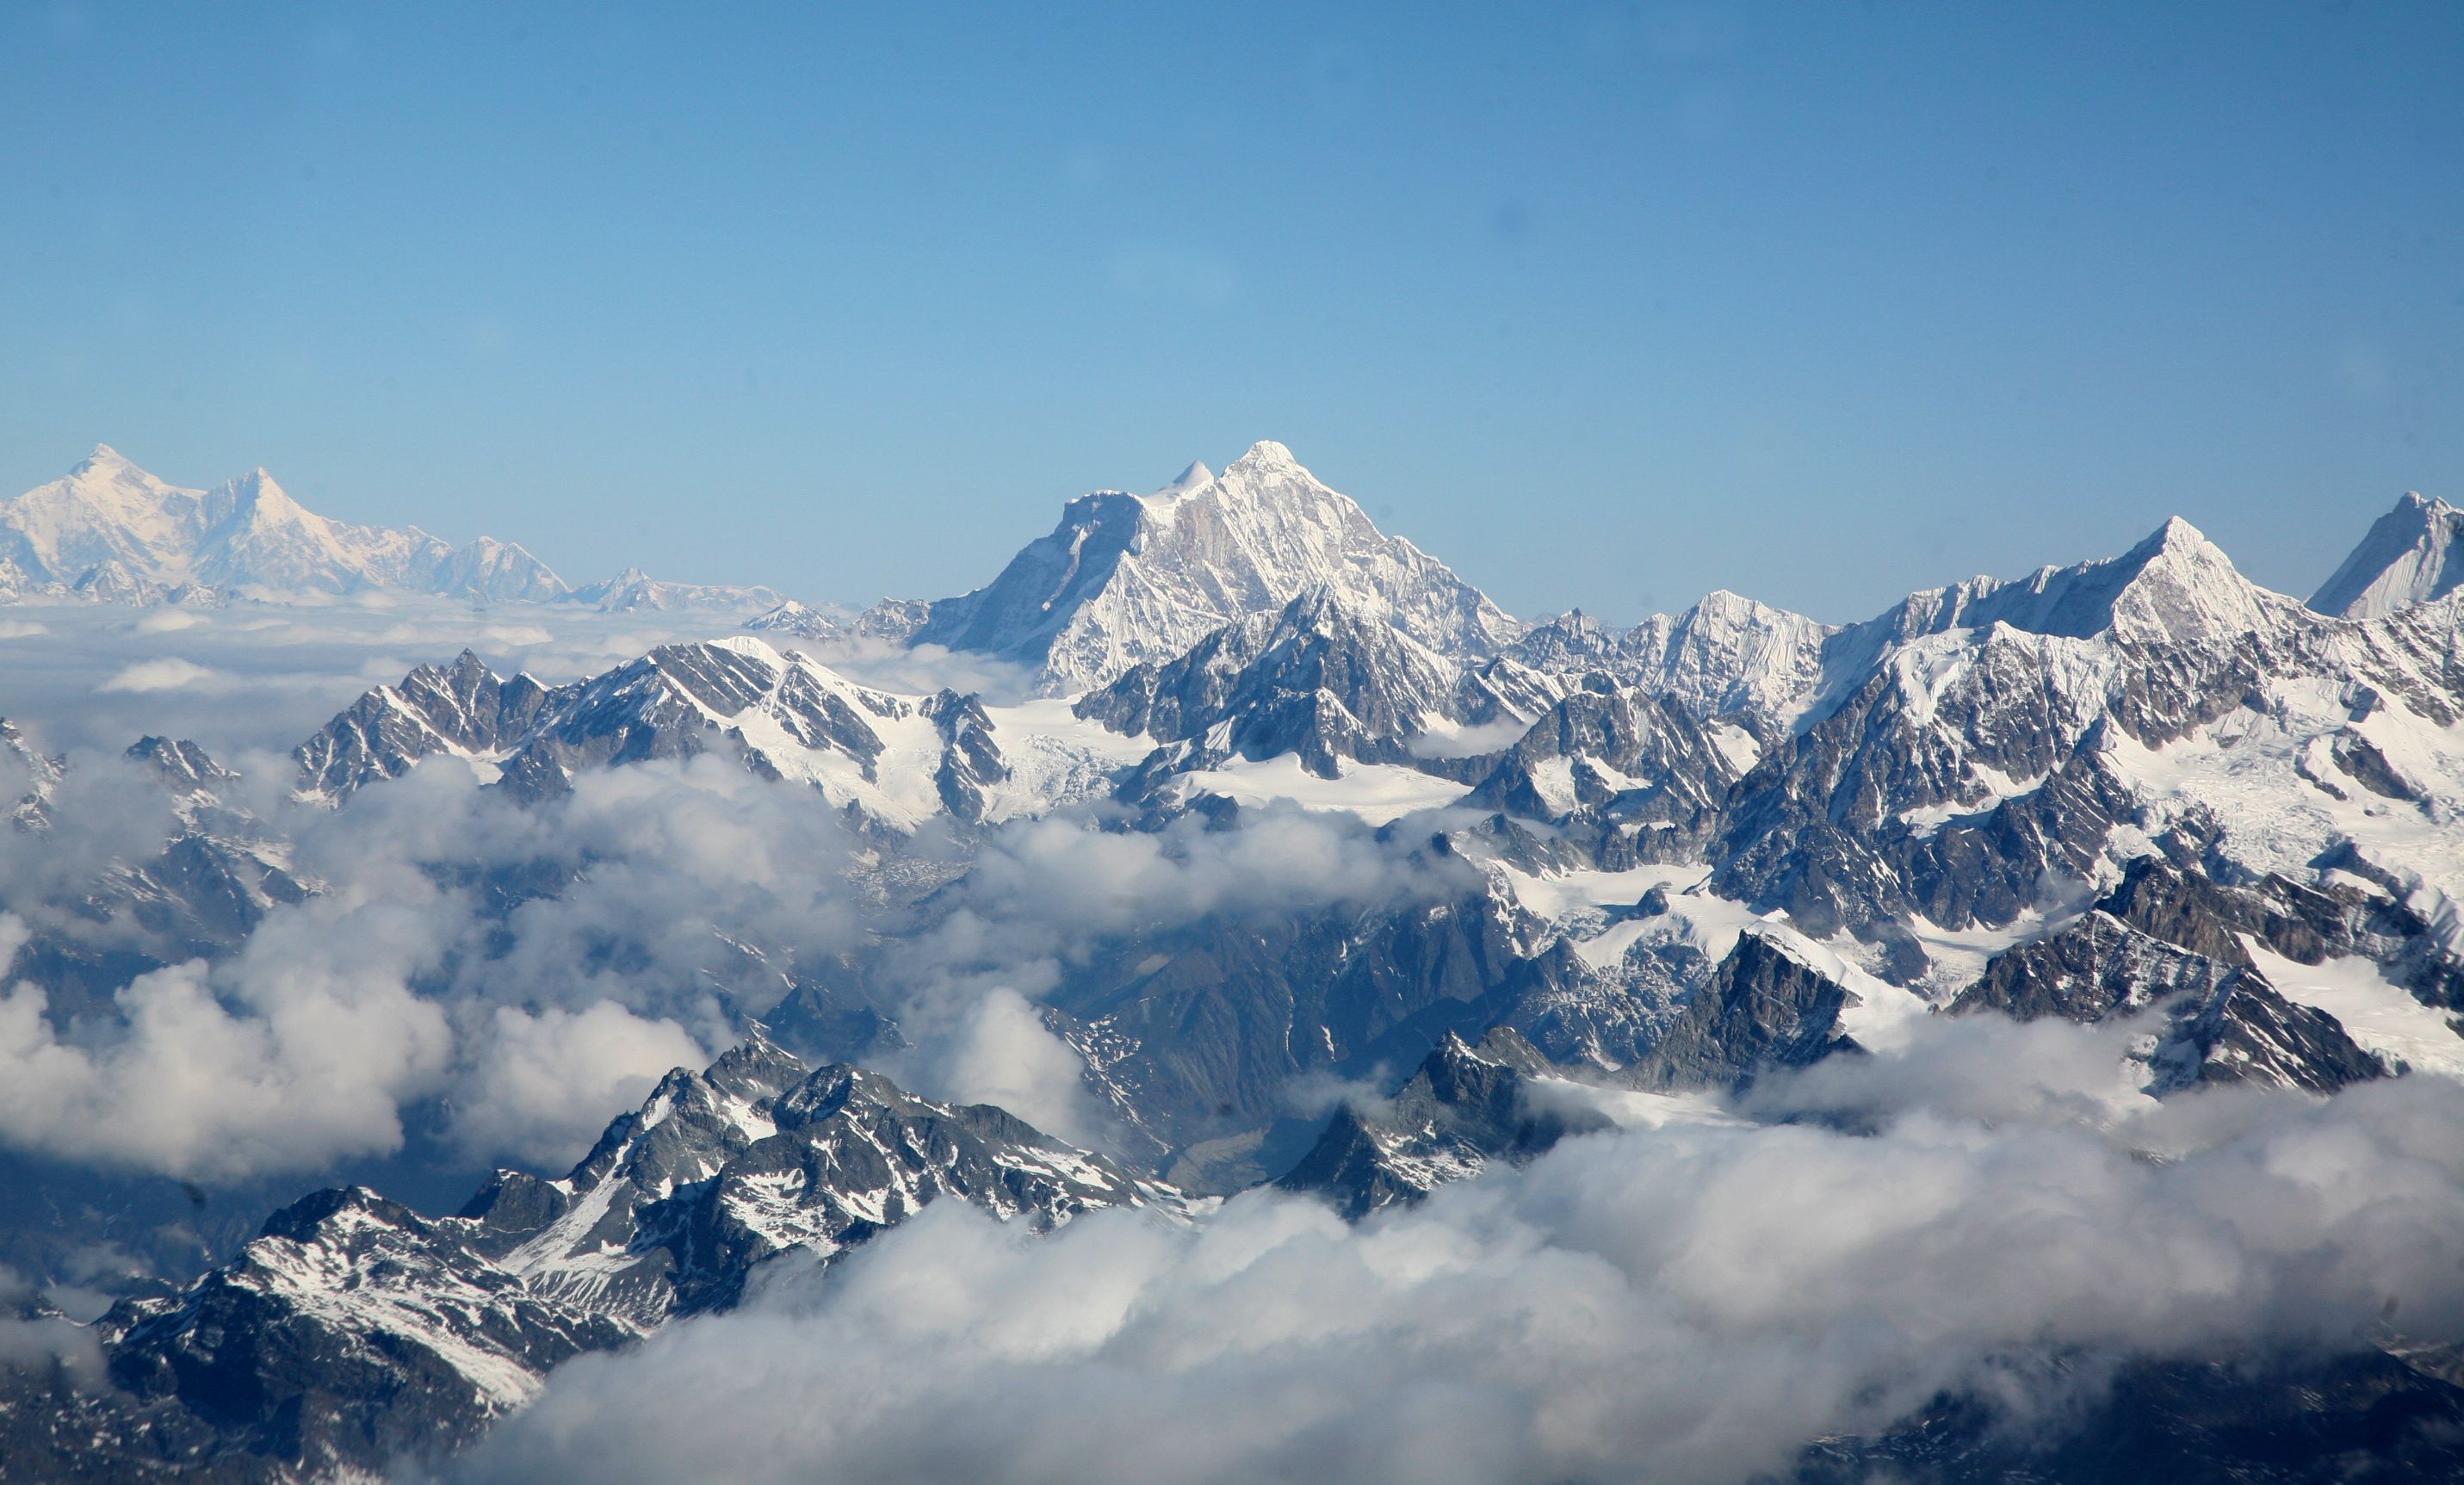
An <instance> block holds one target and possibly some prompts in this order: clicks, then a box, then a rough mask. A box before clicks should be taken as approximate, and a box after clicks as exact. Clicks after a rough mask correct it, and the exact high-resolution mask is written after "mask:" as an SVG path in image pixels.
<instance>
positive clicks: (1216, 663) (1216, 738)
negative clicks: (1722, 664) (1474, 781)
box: [1074, 588, 1549, 778]
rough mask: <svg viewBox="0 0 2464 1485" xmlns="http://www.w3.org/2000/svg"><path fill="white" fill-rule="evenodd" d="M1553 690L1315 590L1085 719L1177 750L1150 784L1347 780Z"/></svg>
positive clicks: (1128, 681) (1143, 670)
mask: <svg viewBox="0 0 2464 1485" xmlns="http://www.w3.org/2000/svg"><path fill="white" fill-rule="evenodd" d="M1548 690H1549V688H1547V687H1546V685H1545V682H1541V681H1539V680H1538V679H1537V678H1535V677H1529V676H1526V675H1524V674H1522V673H1521V672H1519V671H1516V670H1511V669H1507V670H1499V669H1497V668H1495V667H1494V666H1490V667H1484V668H1471V669H1467V668H1465V667H1464V666H1462V665H1461V664H1459V663H1457V662H1455V661H1452V660H1449V659H1447V658H1445V657H1443V656H1441V655H1438V654H1436V653H1435V652H1433V651H1431V650H1429V649H1428V648H1427V647H1425V646H1423V645H1421V644H1418V643H1416V642H1414V641H1413V640H1412V639H1410V638H1409V637H1408V636H1406V635H1404V634H1403V633H1401V632H1400V631H1399V630H1397V629H1396V628H1395V627H1394V626H1392V625H1391V624H1389V623H1387V622H1384V621H1383V620H1382V619H1381V618H1379V617H1378V616H1376V615H1375V614H1374V613H1372V612H1370V611H1369V610H1367V609H1364V608H1363V607H1362V606H1361V605H1360V604H1359V603H1358V601H1356V600H1353V599H1352V598H1349V597H1346V596H1345V595H1343V594H1341V593H1339V592H1337V591H1336V590H1334V589H1331V588H1313V589H1311V590H1309V592H1307V593H1304V594H1302V595H1301V596H1300V597H1298V598H1296V599H1294V600H1293V601H1291V602H1289V603H1287V604H1285V605H1284V606H1283V607H1282V608H1281V609H1279V610H1277V611H1275V612H1273V613H1270V614H1260V615H1255V616H1252V617H1250V618H1248V619H1244V620H1243V621H1241V622H1237V623H1230V624H1226V625H1224V626H1223V627H1222V628H1220V629H1217V630H1215V631H1213V632H1212V633H1210V634H1208V635H1206V636H1205V637H1204V638H1202V639H1200V640H1199V642H1198V643H1197V644H1195V645H1193V646H1191V648H1190V649H1189V651H1188V652H1187V653H1186V654H1183V655H1181V656H1179V657H1177V659H1174V660H1170V661H1166V662H1162V663H1146V664H1141V665H1137V666H1132V667H1131V668H1130V669H1129V670H1128V671H1127V672H1126V673H1125V674H1123V675H1122V676H1121V677H1120V679H1118V680H1116V681H1114V682H1112V683H1111V685H1110V686H1107V687H1104V688H1101V689H1099V690H1094V691H1089V693H1088V694H1087V695H1085V696H1084V697H1081V698H1080V699H1079V701H1078V703H1077V704H1076V707H1075V709H1074V710H1075V711H1076V713H1077V714H1078V715H1079V716H1081V717H1084V718H1087V719H1089V720H1090V721H1097V722H1101V723H1103V724H1104V725H1105V726H1106V727H1109V728H1111V730H1113V731H1114V732H1124V733H1129V734H1133V735H1134V734H1138V733H1144V734H1146V735H1148V736H1151V737H1154V738H1155V739H1156V740H1157V741H1158V742H1160V743H1162V744H1164V745H1166V747H1167V749H1169V750H1170V751H1169V753H1168V755H1167V757H1166V758H1165V759H1161V760H1155V762H1154V763H1153V764H1152V765H1151V766H1150V767H1149V768H1148V770H1147V772H1148V773H1150V774H1155V773H1160V772H1165V771H1169V772H1183V771H1186V770H1188V769H1192V768H1205V767H1212V766H1215V765H1217V764H1220V763H1221V762H1223V761H1225V760H1226V759H1229V758H1232V757H1243V758H1249V759H1253V760H1255V759H1264V758H1270V757H1276V756H1280V755H1282V754H1284V753H1294V754H1297V755H1298V756H1299V758H1300V760H1301V766H1302V767H1303V768H1304V769H1306V770H1308V771H1309V772H1310V773H1312V774H1315V775H1318V776H1320V777H1323V778H1334V777H1337V776H1339V775H1340V774H1341V762H1340V760H1343V759H1352V760H1355V761H1360V762H1372V763H1388V762H1403V761H1409V760H1410V759H1411V758H1412V756H1413V754H1412V752H1411V743H1412V741H1413V739H1415V738H1417V737H1419V735H1421V734H1422V733H1424V732H1430V731H1432V730H1434V729H1443V728H1451V727H1456V726H1479V725H1482V724H1485V723H1489V722H1493V721H1497V720H1500V719H1501V718H1504V719H1511V718H1512V717H1514V716H1516V715H1517V714H1518V711H1517V709H1520V708H1529V706H1531V705H1532V703H1533V702H1534V701H1536V700H1538V699H1539V695H1540V694H1547V693H1548ZM1535 691H1536V692H1537V693H1538V694H1535ZM1174 744H1181V745H1184V746H1182V747H1179V748H1172V746H1171V745H1174Z"/></svg>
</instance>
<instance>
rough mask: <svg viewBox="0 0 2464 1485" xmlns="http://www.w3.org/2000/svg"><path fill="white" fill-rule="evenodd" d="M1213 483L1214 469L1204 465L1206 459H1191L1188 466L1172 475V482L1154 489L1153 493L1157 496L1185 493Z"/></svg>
mask: <svg viewBox="0 0 2464 1485" xmlns="http://www.w3.org/2000/svg"><path fill="white" fill-rule="evenodd" d="M1214 483H1215V471H1214V470H1210V469H1208V468H1207V467H1206V461H1205V460H1203V459H1192V460H1191V461H1189V468H1187V469H1185V470H1181V471H1180V472H1179V473H1178V474H1176V475H1174V476H1173V477H1172V483H1170V484H1168V485H1166V486H1164V487H1163V488H1162V489H1161V490H1158V491H1155V494H1156V495H1158V496H1161V495H1185V494H1187V493H1189V492H1190V491H1193V490H1203V489H1204V488H1205V487H1207V486H1209V485H1212V484H1214Z"/></svg>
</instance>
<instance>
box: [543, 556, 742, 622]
mask: <svg viewBox="0 0 2464 1485" xmlns="http://www.w3.org/2000/svg"><path fill="white" fill-rule="evenodd" d="M567 597H569V598H570V599H571V600H572V601H574V602H576V603H587V604H589V605H590V606H592V607H593V608H596V609H599V610H601V611H602V612H604V613H610V614H630V613H642V612H655V613H668V612H672V611H674V610H676V609H686V608H707V609H716V610H721V611H727V612H734V613H743V614H759V613H764V612H771V611H776V610H777V609H778V608H779V607H780V606H781V604H783V603H784V602H785V601H786V600H785V599H783V598H781V596H780V594H779V592H778V590H776V589H774V588H764V587H761V586H759V584H756V585H753V586H742V585H738V584H736V583H709V582H665V581H662V580H660V579H656V578H653V577H651V576H650V575H649V574H648V573H646V572H644V571H642V569H640V568H638V567H627V568H626V569H625V570H624V571H623V572H621V573H618V574H617V575H616V576H615V577H613V578H609V579H604V580H602V581H599V582H592V583H585V584H583V586H581V587H579V588H576V589H574V590H573V591H572V593H571V594H569V595H567Z"/></svg>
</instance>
